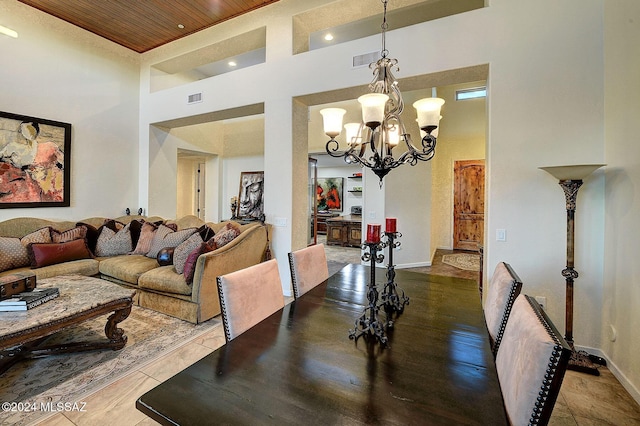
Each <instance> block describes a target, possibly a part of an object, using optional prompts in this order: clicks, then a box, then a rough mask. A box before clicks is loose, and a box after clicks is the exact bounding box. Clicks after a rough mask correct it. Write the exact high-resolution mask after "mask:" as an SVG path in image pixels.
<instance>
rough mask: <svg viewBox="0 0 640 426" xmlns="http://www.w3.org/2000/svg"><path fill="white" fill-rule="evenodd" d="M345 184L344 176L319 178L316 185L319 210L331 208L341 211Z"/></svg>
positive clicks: (331, 209)
mask: <svg viewBox="0 0 640 426" xmlns="http://www.w3.org/2000/svg"><path fill="white" fill-rule="evenodd" d="M343 184H344V178H341V177H340V178H318V184H317V186H316V200H317V201H318V211H323V210H325V211H326V210H330V211H336V212H341V211H342V210H343V201H342V200H343Z"/></svg>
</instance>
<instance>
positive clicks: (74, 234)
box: [51, 225, 87, 243]
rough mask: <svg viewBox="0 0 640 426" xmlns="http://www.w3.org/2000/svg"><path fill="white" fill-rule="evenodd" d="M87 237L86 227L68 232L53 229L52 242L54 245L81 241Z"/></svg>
mask: <svg viewBox="0 0 640 426" xmlns="http://www.w3.org/2000/svg"><path fill="white" fill-rule="evenodd" d="M86 237H87V228H86V227H85V226H84V225H82V226H76V227H75V228H71V229H68V230H66V231H58V230H57V229H53V228H51V241H52V242H54V243H66V242H67V241H72V240H80V239H84V238H86Z"/></svg>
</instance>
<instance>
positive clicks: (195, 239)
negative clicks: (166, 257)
mask: <svg viewBox="0 0 640 426" xmlns="http://www.w3.org/2000/svg"><path fill="white" fill-rule="evenodd" d="M203 242H204V241H202V237H201V236H200V234H199V233H198V232H196V233H195V234H193V235H192V236H190V237H189V238H187V239H186V241H184V242H183V243H181V244H180V245H179V246H178V247H176V248H175V250H174V251H173V267H174V268H176V272H177V273H178V274H182V273H183V272H184V264H185V263H186V261H187V257H189V253H191V252H192V251H194V250H195V249H197V248H198V247H200V245H201V244H202V243H203Z"/></svg>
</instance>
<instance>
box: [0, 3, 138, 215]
mask: <svg viewBox="0 0 640 426" xmlns="http://www.w3.org/2000/svg"><path fill="white" fill-rule="evenodd" d="M0 17H1V22H0V23H1V24H2V25H3V26H6V27H9V28H11V29H13V30H15V31H17V32H18V38H10V37H7V36H4V35H0V52H1V55H2V66H0V110H1V111H6V112H11V113H14V114H21V115H27V116H32V117H37V118H44V119H49V120H55V121H61V122H65V123H71V125H72V129H71V134H72V139H71V182H70V185H71V206H70V207H68V208H64V207H58V208H36V209H0V220H4V219H8V218H12V217H17V216H38V217H46V218H52V219H62V218H64V219H69V220H74V219H77V220H80V219H83V218H86V217H90V216H113V217H115V216H120V215H123V214H124V210H125V209H126V208H127V207H129V208H130V209H131V210H132V211H136V210H137V209H138V207H140V205H139V203H138V190H137V189H138V166H137V165H138V155H137V151H136V146H137V144H138V115H139V108H140V105H139V103H138V86H139V80H138V77H139V66H138V61H139V56H138V55H137V54H135V53H133V52H131V51H130V50H128V49H125V48H123V47H120V46H117V45H115V44H113V43H111V42H108V41H106V40H104V39H102V38H100V37H98V36H95V35H93V34H91V33H88V32H87V31H84V30H81V29H79V28H77V27H74V26H71V25H69V24H66V23H64V22H63V21H61V20H59V19H56V18H53V17H51V16H49V15H45V14H44V13H42V12H39V11H37V10H36V9H34V8H31V7H28V6H26V5H24V4H22V3H18V2H17V1H2V2H0Z"/></svg>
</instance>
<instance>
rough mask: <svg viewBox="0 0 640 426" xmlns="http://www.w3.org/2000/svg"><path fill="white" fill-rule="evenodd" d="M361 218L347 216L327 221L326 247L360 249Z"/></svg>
mask: <svg viewBox="0 0 640 426" xmlns="http://www.w3.org/2000/svg"><path fill="white" fill-rule="evenodd" d="M361 244H362V216H358V215H347V216H339V217H334V218H331V219H327V245H334V246H336V245H338V246H344V247H360V245H361Z"/></svg>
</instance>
